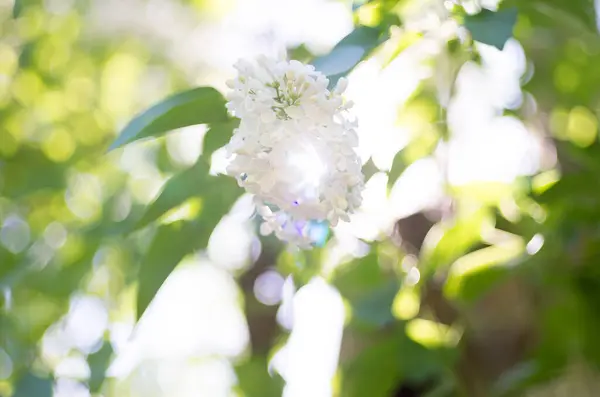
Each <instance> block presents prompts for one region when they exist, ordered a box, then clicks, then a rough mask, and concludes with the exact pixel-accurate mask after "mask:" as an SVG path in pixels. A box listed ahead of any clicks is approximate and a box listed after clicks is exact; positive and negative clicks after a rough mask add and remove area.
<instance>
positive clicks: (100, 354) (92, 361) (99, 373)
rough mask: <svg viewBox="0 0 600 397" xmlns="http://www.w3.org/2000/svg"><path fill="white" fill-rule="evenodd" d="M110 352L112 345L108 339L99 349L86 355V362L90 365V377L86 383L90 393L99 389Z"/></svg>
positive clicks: (108, 362)
mask: <svg viewBox="0 0 600 397" xmlns="http://www.w3.org/2000/svg"><path fill="white" fill-rule="evenodd" d="M112 354H113V348H112V345H111V344H110V342H109V341H104V344H103V345H102V347H101V348H100V350H98V351H97V352H96V353H93V354H90V355H89V356H88V359H87V362H88V365H89V367H90V379H89V381H88V384H89V387H90V391H91V392H92V393H97V392H98V391H100V388H101V387H102V383H104V379H105V377H106V369H107V368H108V365H109V364H110V358H111V357H112Z"/></svg>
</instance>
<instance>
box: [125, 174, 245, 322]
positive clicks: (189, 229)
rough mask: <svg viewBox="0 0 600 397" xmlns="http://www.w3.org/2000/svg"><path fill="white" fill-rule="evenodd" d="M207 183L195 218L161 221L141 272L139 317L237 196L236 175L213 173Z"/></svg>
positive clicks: (206, 237)
mask: <svg viewBox="0 0 600 397" xmlns="http://www.w3.org/2000/svg"><path fill="white" fill-rule="evenodd" d="M211 178H212V183H210V184H209V185H205V188H206V192H207V194H206V195H205V196H203V204H202V206H203V209H202V212H201V213H200V215H199V217H198V218H197V219H195V220H194V221H177V222H173V223H170V224H167V225H161V226H160V227H159V228H158V231H157V233H156V235H155V236H154V238H153V240H152V243H151V244H150V249H149V251H148V252H147V253H146V255H145V256H144V259H143V260H142V264H141V266H140V270H139V275H138V294H137V317H138V319H139V318H140V317H141V316H142V314H143V313H144V311H145V310H146V308H147V307H148V305H149V304H150V302H151V301H152V299H153V298H154V296H155V295H156V292H158V289H159V288H160V287H161V285H162V284H163V282H164V281H165V280H166V278H167V277H168V276H169V274H171V272H172V271H173V269H175V267H176V266H177V264H178V263H179V262H180V261H181V260H182V259H183V258H184V257H185V256H186V255H188V254H190V253H192V252H193V251H195V250H198V249H201V248H204V247H206V245H207V244H208V239H209V238H210V235H211V233H212V231H213V229H214V228H215V226H216V225H217V223H219V221H220V220H221V218H222V216H223V215H224V214H225V213H226V212H227V211H228V210H229V209H230V207H231V206H232V205H233V203H234V202H235V200H236V199H237V197H238V195H237V194H236V193H237V192H238V189H237V185H236V183H235V181H234V180H233V178H228V177H222V176H221V177H211Z"/></svg>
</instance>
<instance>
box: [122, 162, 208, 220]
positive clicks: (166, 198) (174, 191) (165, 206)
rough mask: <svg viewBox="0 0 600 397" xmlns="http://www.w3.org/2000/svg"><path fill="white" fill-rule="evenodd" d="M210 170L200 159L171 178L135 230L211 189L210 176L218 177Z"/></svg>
mask: <svg viewBox="0 0 600 397" xmlns="http://www.w3.org/2000/svg"><path fill="white" fill-rule="evenodd" d="M208 172H209V167H208V165H207V164H206V163H205V162H204V161H202V159H200V160H199V161H198V162H197V163H196V164H195V165H194V166H193V167H191V168H188V169H187V170H185V171H183V172H181V173H179V174H177V175H175V176H173V177H172V178H171V179H169V180H168V181H167V183H166V184H165V186H164V187H163V190H162V192H161V193H160V195H159V196H158V198H157V199H156V200H154V201H153V202H152V204H150V205H149V206H148V209H147V210H146V212H145V213H144V215H143V216H142V218H141V219H140V220H139V221H138V222H137V224H136V225H135V227H134V230H137V229H140V228H143V227H144V226H147V225H149V224H150V223H152V222H153V221H155V220H156V219H158V218H159V217H161V216H162V215H164V214H165V213H166V212H167V211H169V210H171V209H173V208H175V207H176V206H178V205H180V204H182V203H183V202H184V201H186V200H187V199H189V198H191V197H194V196H200V195H201V194H202V192H203V191H207V189H210V188H211V186H210V185H211V183H210V182H209V178H210V179H216V178H215V177H212V176H210V175H209V174H208Z"/></svg>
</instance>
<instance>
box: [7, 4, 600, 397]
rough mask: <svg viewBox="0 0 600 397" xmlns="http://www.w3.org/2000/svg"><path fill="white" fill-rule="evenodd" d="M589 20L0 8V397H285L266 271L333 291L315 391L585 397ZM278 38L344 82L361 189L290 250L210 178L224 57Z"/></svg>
mask: <svg viewBox="0 0 600 397" xmlns="http://www.w3.org/2000/svg"><path fill="white" fill-rule="evenodd" d="M482 7H483V8H482ZM597 12H598V8H597V6H596V5H595V2H594V1H592V0H570V1H563V0H504V1H503V2H501V3H499V4H498V3H497V2H496V1H484V0H481V1H476V0H472V1H467V0H465V1H449V0H448V1H441V0H440V1H438V0H427V1H423V0H370V1H356V2H354V3H352V2H349V1H341V0H340V1H334V0H331V1H327V0H310V1H308V0H306V1H302V2H300V1H292V0H290V1H275V0H237V1H235V0H228V1H210V0H121V1H119V0H102V1H100V0H97V1H94V0H43V1H42V0H0V291H1V292H2V294H1V296H0V308H1V311H0V395H2V396H15V397H50V396H55V397H57V396H58V397H84V396H106V397H110V396H118V397H127V396H144V397H152V396H157V397H158V396H177V397H186V396H234V395H235V396H246V397H270V396H279V395H281V393H282V385H283V380H282V379H281V378H280V377H279V376H278V375H276V374H274V375H270V374H269V371H267V367H268V362H269V360H270V359H271V357H272V356H273V353H274V352H275V351H276V350H277V349H278V348H279V347H281V346H282V344H283V343H284V342H285V339H286V336H287V335H288V328H289V326H288V325H289V324H287V323H286V319H285V313H283V314H281V313H282V311H281V310H279V311H278V306H277V305H278V304H279V303H280V302H281V300H282V298H283V299H284V300H285V296H282V292H281V291H282V286H283V283H284V279H285V278H286V277H287V276H288V275H293V276H294V280H295V281H296V283H297V284H298V285H302V284H304V283H306V282H307V281H308V280H310V279H311V278H312V277H313V276H315V275H321V276H323V277H324V278H325V279H326V280H328V281H329V282H330V283H331V285H333V286H335V287H336V288H337V289H338V290H339V291H340V293H341V295H342V297H343V298H344V300H345V303H346V309H347V313H346V327H345V330H344V339H343V343H342V348H341V354H340V362H339V367H338V370H337V373H336V376H335V379H334V394H335V395H336V396H343V397H346V396H348V397H359V396H369V397H388V396H389V397H393V396H398V397H399V396H402V397H408V396H428V397H434V396H438V397H442V396H513V395H514V396H532V397H533V396H566V395H569V396H577V397H580V396H581V397H584V396H597V395H599V393H600V376H599V374H598V366H599V365H600V338H598V336H599V335H600V267H598V266H599V261H600V176H599V175H600V143H598V139H597V135H598V112H599V111H600V68H598V65H599V64H600V40H599V37H598V27H597V18H596V15H597ZM344 37H345V38H344ZM342 39H343V40H342ZM340 40H341V41H340ZM338 42H339V43H338ZM336 43H338V44H337V45H336ZM282 45H283V46H286V47H287V48H288V53H289V55H290V57H292V58H295V59H299V60H302V61H305V62H314V64H315V65H316V66H317V68H318V69H319V70H322V71H323V72H324V73H326V74H327V75H328V76H330V78H331V79H332V80H335V79H337V78H339V77H340V76H343V75H348V77H349V80H350V87H349V90H348V96H349V97H350V98H351V99H352V100H354V101H355V103H356V110H355V112H356V114H357V116H358V118H359V121H360V130H359V134H360V138H361V146H360V148H359V151H360V154H361V156H362V158H363V160H364V163H365V166H364V170H365V174H366V176H367V178H368V184H367V190H366V192H365V204H364V208H363V209H362V210H361V211H360V212H359V213H358V214H356V215H355V216H354V217H353V218H352V222H351V223H350V224H346V225H341V226H339V227H337V228H336V229H335V230H333V231H332V232H331V233H330V235H329V234H328V233H326V232H324V231H323V236H322V237H323V241H322V244H321V246H320V247H318V248H315V249H314V250H311V251H309V252H305V253H300V254H298V253H293V252H290V251H289V250H287V249H286V247H285V246H283V245H282V244H281V243H280V242H278V241H276V240H275V239H273V238H271V237H268V238H265V237H262V236H259V235H258V234H257V233H256V222H255V220H254V219H253V218H252V217H251V213H252V206H251V203H250V200H249V198H248V197H246V196H244V195H242V193H243V192H242V191H241V189H239V188H238V187H237V186H236V184H235V181H233V179H232V178H228V177H226V176H223V175H220V173H221V172H222V171H223V169H224V164H225V163H226V160H225V157H224V154H223V150H220V148H221V147H222V146H223V145H224V144H225V143H226V142H227V140H228V139H229V136H230V134H231V131H232V129H233V128H234V127H235V125H236V121H235V120H232V119H230V118H229V116H227V115H226V114H225V110H224V103H225V100H224V99H223V97H222V93H224V92H225V91H224V90H225V84H224V82H225V80H226V79H227V78H229V77H231V76H232V75H233V73H234V70H233V69H232V67H231V65H232V64H233V63H234V61H235V60H237V58H240V57H248V56H254V55H257V54H260V53H268V52H270V51H273V50H274V49H275V48H276V47H278V46H282ZM197 86H212V87H215V89H209V88H204V89H200V90H198V91H193V94H189V93H188V94H186V95H187V96H184V97H178V99H177V100H175V102H176V103H177V104H176V105H174V106H175V107H174V108H173V109H175V110H167V111H165V110H164V106H166V105H164V102H163V108H161V109H162V111H163V112H164V114H163V116H164V118H163V119H161V120H159V121H157V122H156V124H155V125H154V126H153V127H152V128H153V129H152V128H150V127H148V128H146V129H142V130H140V131H138V132H139V134H137V135H136V136H133V137H131V139H125V138H127V137H125V138H123V136H121V138H119V139H121V140H123V139H125V140H124V141H121V142H120V143H125V142H126V141H132V140H135V139H137V138H140V137H142V135H147V136H150V135H153V136H156V137H157V138H156V139H150V140H141V141H139V142H135V143H132V144H131V145H127V146H125V147H124V148H118V149H115V150H112V151H107V149H108V148H109V146H110V145H111V143H112V142H113V141H114V140H115V139H116V138H117V136H118V135H119V133H120V131H121V130H123V128H124V127H125V126H126V125H127V123H128V122H129V120H131V119H132V118H133V117H134V116H135V115H136V114H138V113H139V112H141V111H143V110H144V109H147V108H149V107H150V106H151V105H153V104H155V103H157V102H158V101H160V100H162V99H163V98H165V97H166V96H168V95H170V94H174V93H177V92H181V91H184V90H189V89H191V88H193V87H197ZM167 103H169V102H167ZM171 103H173V102H171ZM153 109H154V110H155V111H157V110H156V108H153ZM158 111H160V109H159V110H158ZM161 123H162V124H161ZM196 124H199V125H196ZM175 127H182V128H175ZM128 128H129V129H130V130H131V125H129V127H128ZM171 129H175V131H172V132H169V133H168V134H166V135H165V134H164V132H166V131H167V130H171ZM126 131H127V129H126ZM159 135H160V136H159ZM165 280H166V281H165ZM163 282H164V283H163ZM161 286H162V287H161ZM157 292H158V293H157ZM154 298H156V299H154ZM282 307H283V306H282ZM146 308H147V309H148V310H146ZM142 314H144V316H143V317H142V318H141V320H140V321H139V323H138V322H137V320H138V317H140V316H141V315H142ZM314 360H316V361H317V360H319V358H318V357H315V358H314Z"/></svg>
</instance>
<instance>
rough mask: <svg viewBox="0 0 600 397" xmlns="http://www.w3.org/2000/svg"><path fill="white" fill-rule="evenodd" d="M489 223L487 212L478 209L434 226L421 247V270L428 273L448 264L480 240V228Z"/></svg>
mask: <svg viewBox="0 0 600 397" xmlns="http://www.w3.org/2000/svg"><path fill="white" fill-rule="evenodd" d="M491 225H493V222H492V219H491V215H490V214H489V212H488V211H487V210H485V209H480V210H478V211H475V212H473V213H471V214H468V215H464V216H461V217H458V218H457V220H456V222H455V223H454V224H449V225H440V224H438V225H436V226H434V227H433V228H432V229H431V230H430V231H429V233H428V234H427V237H426V238H425V241H424V244H423V248H422V249H421V264H422V267H423V271H424V272H425V273H428V274H430V273H432V272H434V271H435V270H436V269H438V268H440V267H442V266H449V265H450V264H451V263H452V262H454V261H455V260H456V259H458V258H459V257H461V256H462V255H464V254H465V253H466V252H467V251H468V250H469V249H470V248H471V247H473V246H474V245H475V244H477V243H478V242H480V241H481V231H482V229H483V228H484V227H486V226H491ZM440 234H441V237H440Z"/></svg>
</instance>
